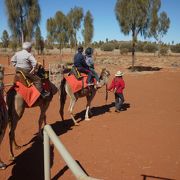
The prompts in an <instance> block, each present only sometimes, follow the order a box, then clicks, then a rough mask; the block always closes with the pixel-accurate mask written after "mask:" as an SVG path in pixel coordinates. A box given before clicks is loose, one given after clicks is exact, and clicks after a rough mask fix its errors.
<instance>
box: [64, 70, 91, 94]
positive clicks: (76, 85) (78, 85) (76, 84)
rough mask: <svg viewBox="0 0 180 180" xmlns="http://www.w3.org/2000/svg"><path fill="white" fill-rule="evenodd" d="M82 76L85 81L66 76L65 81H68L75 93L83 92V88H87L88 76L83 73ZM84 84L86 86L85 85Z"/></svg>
mask: <svg viewBox="0 0 180 180" xmlns="http://www.w3.org/2000/svg"><path fill="white" fill-rule="evenodd" d="M81 76H83V81H82V80H77V79H76V77H75V76H74V75H73V74H72V75H70V76H66V77H65V79H66V81H67V82H68V84H69V85H70V87H71V89H72V91H73V93H75V92H77V91H79V90H81V89H82V88H83V87H84V88H85V87H87V86H88V85H87V83H86V82H87V77H88V76H87V75H86V74H83V73H81ZM83 82H84V84H83Z"/></svg>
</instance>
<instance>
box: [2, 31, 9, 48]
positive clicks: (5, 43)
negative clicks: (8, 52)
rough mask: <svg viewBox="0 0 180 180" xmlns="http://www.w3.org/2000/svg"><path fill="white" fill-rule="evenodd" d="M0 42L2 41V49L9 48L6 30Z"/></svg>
mask: <svg viewBox="0 0 180 180" xmlns="http://www.w3.org/2000/svg"><path fill="white" fill-rule="evenodd" d="M1 40H2V47H3V48H7V47H8V46H9V34H8V32H7V31H6V30H4V31H3V35H2V38H1Z"/></svg>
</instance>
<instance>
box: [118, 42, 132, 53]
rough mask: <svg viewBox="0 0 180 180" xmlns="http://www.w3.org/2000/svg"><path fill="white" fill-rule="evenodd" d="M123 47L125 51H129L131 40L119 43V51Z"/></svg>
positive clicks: (130, 49)
mask: <svg viewBox="0 0 180 180" xmlns="http://www.w3.org/2000/svg"><path fill="white" fill-rule="evenodd" d="M123 49H125V51H126V50H127V51H128V52H131V51H132V44H131V42H122V43H121V44H120V51H122V50H123Z"/></svg>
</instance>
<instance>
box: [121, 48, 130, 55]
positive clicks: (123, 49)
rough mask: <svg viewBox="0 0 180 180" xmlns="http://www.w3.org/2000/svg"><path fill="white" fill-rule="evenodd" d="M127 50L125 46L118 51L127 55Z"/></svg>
mask: <svg viewBox="0 0 180 180" xmlns="http://www.w3.org/2000/svg"><path fill="white" fill-rule="evenodd" d="M128 52H129V50H128V49H127V48H121V50H120V53H121V55H127V54H128Z"/></svg>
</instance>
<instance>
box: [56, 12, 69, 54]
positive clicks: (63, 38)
mask: <svg viewBox="0 0 180 180" xmlns="http://www.w3.org/2000/svg"><path fill="white" fill-rule="evenodd" d="M67 23H68V20H67V18H66V16H65V15H64V14H63V13H62V12H61V11H58V12H57V13H56V15H55V27H56V28H55V38H56V41H57V43H58V44H59V49H60V53H61V49H62V48H63V47H64V46H65V44H66V42H68V36H67V33H68V24H67Z"/></svg>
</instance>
